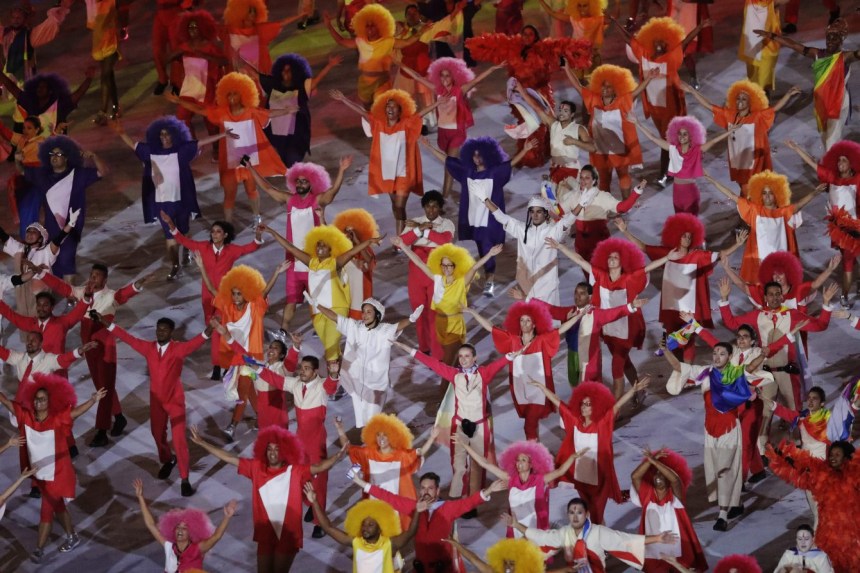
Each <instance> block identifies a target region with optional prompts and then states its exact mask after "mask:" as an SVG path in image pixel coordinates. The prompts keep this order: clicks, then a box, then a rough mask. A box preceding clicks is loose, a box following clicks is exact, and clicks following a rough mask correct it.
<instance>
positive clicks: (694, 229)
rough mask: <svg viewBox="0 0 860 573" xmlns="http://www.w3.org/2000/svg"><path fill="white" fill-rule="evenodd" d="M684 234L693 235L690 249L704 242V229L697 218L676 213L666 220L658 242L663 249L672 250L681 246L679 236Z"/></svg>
mask: <svg viewBox="0 0 860 573" xmlns="http://www.w3.org/2000/svg"><path fill="white" fill-rule="evenodd" d="M684 233H691V234H692V235H693V240H692V241H691V242H690V248H696V247H698V246H699V245H701V244H702V243H704V242H705V227H704V226H703V225H702V222H701V221H699V218H698V217H696V216H695V215H691V214H690V213H676V214H675V215H672V216H671V217H669V218H668V219H666V224H665V225H663V234H662V235H660V242H661V244H662V245H663V246H664V247H670V248H672V249H674V248H676V247H678V246H679V245H680V244H681V235H683V234H684Z"/></svg>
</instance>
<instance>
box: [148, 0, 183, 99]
mask: <svg viewBox="0 0 860 573" xmlns="http://www.w3.org/2000/svg"><path fill="white" fill-rule="evenodd" d="M179 14H180V11H179V9H178V8H161V9H157V10H156V11H155V20H153V22H152V58H153V59H154V60H155V70H156V72H158V83H160V84H166V83H167V58H168V56H169V55H170V54H171V53H172V52H174V51H175V50H176V48H175V46H173V43H172V42H171V41H170V28H172V27H173V25H174V23H175V22H176V20H177V18H178V17H179ZM180 67H181V66H180V64H179V62H178V61H173V62H171V63H170V83H172V84H173V85H174V86H177V87H178V86H180V85H182V72H181V71H180Z"/></svg>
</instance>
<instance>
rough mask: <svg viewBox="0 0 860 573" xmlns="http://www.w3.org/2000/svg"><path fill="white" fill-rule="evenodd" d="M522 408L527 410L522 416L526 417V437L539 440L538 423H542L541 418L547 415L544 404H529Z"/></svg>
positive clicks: (524, 426)
mask: <svg viewBox="0 0 860 573" xmlns="http://www.w3.org/2000/svg"><path fill="white" fill-rule="evenodd" d="M522 409H523V410H525V412H524V414H525V415H523V416H520V417H521V418H524V419H525V423H524V424H523V430H525V434H526V439H527V440H537V439H538V425H539V424H540V421H541V419H543V418H544V417H545V415H544V406H539V405H537V404H528V405H526V406H523V407H522Z"/></svg>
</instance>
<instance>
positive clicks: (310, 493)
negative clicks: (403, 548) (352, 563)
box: [304, 482, 418, 546]
mask: <svg viewBox="0 0 860 573" xmlns="http://www.w3.org/2000/svg"><path fill="white" fill-rule="evenodd" d="M304 490H305V497H306V498H307V499H308V501H309V502H310V504H311V507H312V508H313V510H314V516H315V517H316V518H317V521H319V524H320V527H322V529H323V531H325V532H326V533H328V535H329V537H331V538H332V539H334V540H335V541H337V542H338V543H340V544H341V545H347V546H350V545H352V537H350V536H349V535H347V534H346V532H345V531H342V530H340V529H338V528H337V527H335V526H334V525H332V524H331V520H330V519H329V518H328V514H327V513H326V511H325V508H324V507H320V504H319V501H318V500H317V493H316V491H314V484H313V482H308V483H306V484H305V487H304ZM415 521H418V520H417V519H416V520H415Z"/></svg>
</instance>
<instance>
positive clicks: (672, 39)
mask: <svg viewBox="0 0 860 573" xmlns="http://www.w3.org/2000/svg"><path fill="white" fill-rule="evenodd" d="M685 36H686V34H684V28H682V27H681V25H680V24H678V23H677V22H676V21H675V20H673V19H672V18H668V17H664V18H651V19H650V20H648V22H646V23H645V25H644V26H642V27H641V28H639V32H637V33H636V41H637V42H639V43H640V44H642V45H643V46H645V49H650V48H651V47H652V46H653V45H654V42H655V41H658V40H659V41H662V42H665V43H666V45H667V46H669V47H670V48H672V47H675V46H680V45H681V42H683V41H684V37H685Z"/></svg>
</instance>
